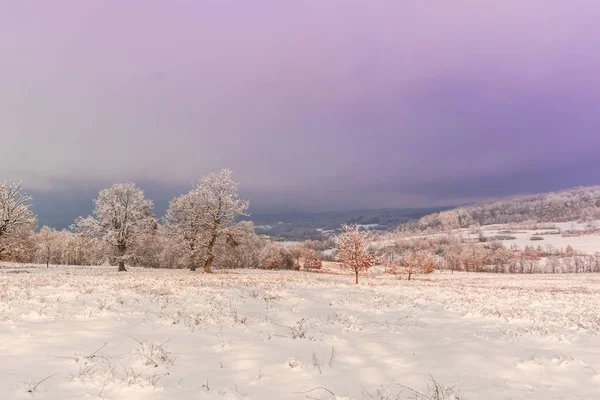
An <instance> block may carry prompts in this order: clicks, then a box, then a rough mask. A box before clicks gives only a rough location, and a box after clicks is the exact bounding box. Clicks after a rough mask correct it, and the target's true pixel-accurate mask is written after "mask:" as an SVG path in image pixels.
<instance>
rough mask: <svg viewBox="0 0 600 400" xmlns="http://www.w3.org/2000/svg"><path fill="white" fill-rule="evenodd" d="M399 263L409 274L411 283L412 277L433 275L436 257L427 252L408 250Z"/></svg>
mask: <svg viewBox="0 0 600 400" xmlns="http://www.w3.org/2000/svg"><path fill="white" fill-rule="evenodd" d="M399 263H400V265H401V266H402V268H404V270H405V271H406V273H407V274H408V280H409V281H410V278H411V276H412V275H415V274H431V273H432V272H433V271H434V270H435V256H434V255H433V254H431V253H430V252H428V251H426V250H414V249H410V250H407V251H405V252H404V254H402V258H400V260H399Z"/></svg>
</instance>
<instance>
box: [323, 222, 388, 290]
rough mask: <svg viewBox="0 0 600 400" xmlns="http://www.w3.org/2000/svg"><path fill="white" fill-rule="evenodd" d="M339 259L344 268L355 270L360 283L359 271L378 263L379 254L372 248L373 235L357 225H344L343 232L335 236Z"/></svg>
mask: <svg viewBox="0 0 600 400" xmlns="http://www.w3.org/2000/svg"><path fill="white" fill-rule="evenodd" d="M334 240H335V244H336V245H337V248H338V253H337V259H338V261H340V263H341V265H342V266H343V267H344V268H348V269H351V270H352V271H354V274H355V277H356V284H357V285H358V273H359V272H360V271H367V270H368V269H369V268H371V267H372V266H374V265H375V264H376V263H377V260H378V258H377V256H376V255H375V253H374V252H373V251H372V250H371V249H370V245H371V241H372V235H371V233H370V232H369V231H366V230H361V229H360V228H359V227H358V226H357V225H343V226H342V233H340V234H339V235H337V236H336V237H335V239H334Z"/></svg>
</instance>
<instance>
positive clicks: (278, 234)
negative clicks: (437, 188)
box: [246, 206, 454, 240]
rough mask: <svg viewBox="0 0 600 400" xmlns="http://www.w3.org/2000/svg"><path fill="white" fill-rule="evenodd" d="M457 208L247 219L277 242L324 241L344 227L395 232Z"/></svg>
mask: <svg viewBox="0 0 600 400" xmlns="http://www.w3.org/2000/svg"><path fill="white" fill-rule="evenodd" d="M453 207H454V206H448V207H435V208H385V209H372V210H350V211H329V212H317V213H305V212H282V213H254V214H252V216H251V217H248V218H246V219H247V220H251V221H253V222H254V224H255V226H256V227H257V229H256V230H257V232H258V233H261V234H265V235H268V236H271V237H273V238H276V239H280V240H307V239H311V240H320V239H324V238H326V237H327V236H329V235H330V234H331V233H332V232H333V231H336V230H338V229H339V228H340V226H341V225H342V224H359V225H364V226H365V227H368V228H369V229H374V230H382V231H387V230H394V229H396V228H398V226H399V225H401V224H405V223H407V222H408V221H411V220H417V219H419V218H421V217H422V216H424V215H427V214H432V213H437V212H439V211H443V210H448V209H451V208H453Z"/></svg>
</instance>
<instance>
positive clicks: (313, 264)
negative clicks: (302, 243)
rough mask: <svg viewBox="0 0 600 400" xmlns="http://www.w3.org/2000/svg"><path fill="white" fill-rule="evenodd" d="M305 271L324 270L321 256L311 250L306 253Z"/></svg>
mask: <svg viewBox="0 0 600 400" xmlns="http://www.w3.org/2000/svg"><path fill="white" fill-rule="evenodd" d="M303 257H304V269H307V270H311V271H312V270H317V269H321V268H323V262H322V261H321V259H320V258H319V254H318V253H317V252H316V251H314V250H311V249H306V250H305V251H304V255H303Z"/></svg>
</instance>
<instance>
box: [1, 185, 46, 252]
mask: <svg viewBox="0 0 600 400" xmlns="http://www.w3.org/2000/svg"><path fill="white" fill-rule="evenodd" d="M30 201H31V196H29V195H27V194H25V193H23V191H22V189H21V183H15V182H5V183H0V255H1V254H2V253H3V252H5V251H6V250H8V248H9V247H10V246H11V245H14V244H16V243H17V242H19V238H20V237H22V236H23V235H24V234H29V233H32V232H33V230H34V229H35V226H36V224H37V217H36V216H35V215H34V214H33V212H32V211H31V210H30V207H31V204H30Z"/></svg>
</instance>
